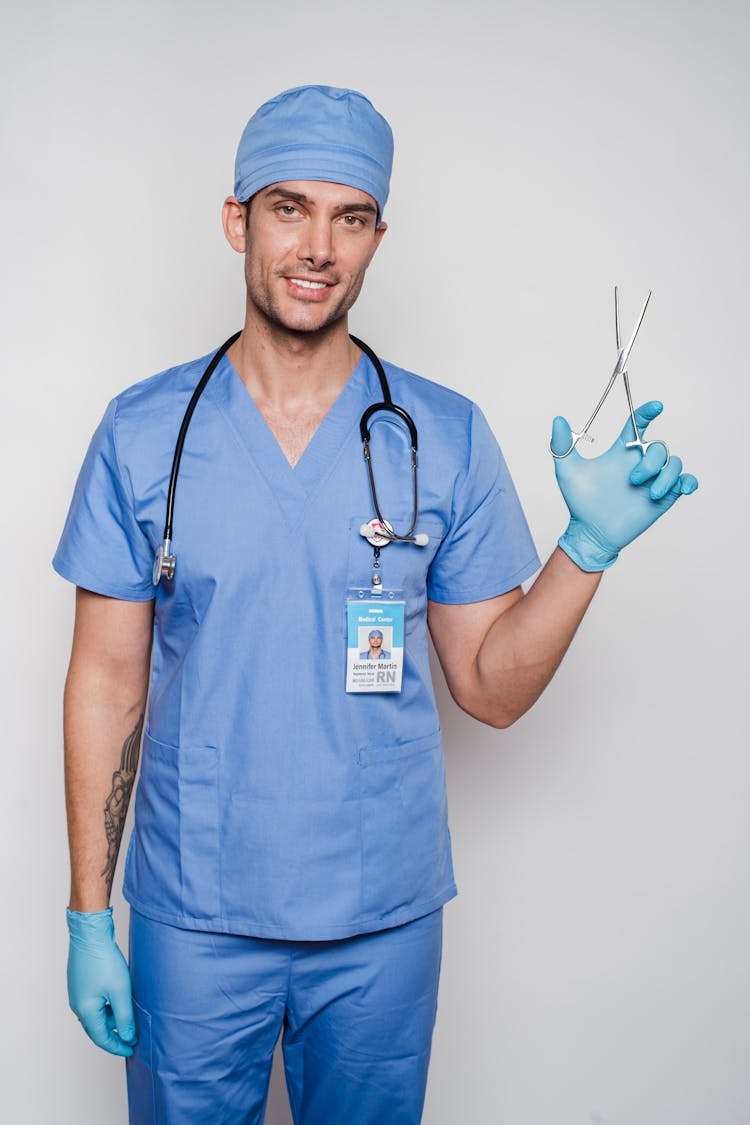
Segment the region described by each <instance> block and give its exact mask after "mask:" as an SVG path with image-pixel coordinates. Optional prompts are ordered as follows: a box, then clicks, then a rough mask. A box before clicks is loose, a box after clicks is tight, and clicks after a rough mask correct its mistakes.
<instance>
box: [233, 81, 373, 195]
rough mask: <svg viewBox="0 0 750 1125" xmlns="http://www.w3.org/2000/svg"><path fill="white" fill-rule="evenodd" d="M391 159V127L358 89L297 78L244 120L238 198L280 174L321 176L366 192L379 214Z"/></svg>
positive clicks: (290, 177) (277, 180)
mask: <svg viewBox="0 0 750 1125" xmlns="http://www.w3.org/2000/svg"><path fill="white" fill-rule="evenodd" d="M392 164H393V133H392V132H391V127H390V125H389V124H388V122H387V121H386V119H385V118H384V117H383V116H381V114H379V113H378V111H377V110H376V109H375V107H374V106H373V105H372V103H371V102H369V101H368V100H367V98H366V97H365V96H364V94H359V93H357V91H356V90H340V89H338V88H337V87H335V86H297V87H295V89H293V90H285V91H284V93H283V94H279V95H278V97H275V98H272V99H271V100H270V101H269V102H266V103H265V104H264V105H262V106H261V107H260V109H259V110H258V111H257V112H256V113H255V114H253V116H252V117H251V118H250V120H249V121H248V123H247V125H246V126H245V131H244V132H243V134H242V138H241V139H240V145H239V148H238V149H237V160H236V162H235V167H234V194H235V195H236V197H237V199H239V200H241V201H242V202H243V203H244V202H246V201H247V200H248V199H249V198H250V196H251V195H254V194H255V192H256V191H260V190H261V188H264V187H268V186H269V185H270V184H278V183H280V182H281V181H282V180H325V181H326V182H328V183H334V184H347V185H348V186H349V187H355V188H359V189H360V190H361V191H366V192H367V193H368V195H371V196H372V197H373V199H374V200H375V201H376V203H377V205H378V209H379V211H380V214H381V216H382V214H383V209H384V207H385V201H386V199H387V198H388V184H389V181H390V178H391V166H392Z"/></svg>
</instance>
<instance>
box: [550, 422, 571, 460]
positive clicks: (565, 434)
mask: <svg viewBox="0 0 750 1125" xmlns="http://www.w3.org/2000/svg"><path fill="white" fill-rule="evenodd" d="M572 444H573V433H572V431H571V428H570V425H569V424H568V422H567V421H566V419H565V418H561V417H560V415H559V414H558V416H557V418H555V420H554V422H553V423H552V440H551V441H550V443H549V447H550V449H551V450H552V452H553V453H554V454H555V456H556V457H564V456H565V455H566V454H567V453H570V452H571V446H572ZM572 452H575V450H573V451H572Z"/></svg>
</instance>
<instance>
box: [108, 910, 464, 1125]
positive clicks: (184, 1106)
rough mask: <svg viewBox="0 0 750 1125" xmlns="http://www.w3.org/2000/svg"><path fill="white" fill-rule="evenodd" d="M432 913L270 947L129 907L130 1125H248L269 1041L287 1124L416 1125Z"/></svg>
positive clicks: (437, 924)
mask: <svg viewBox="0 0 750 1125" xmlns="http://www.w3.org/2000/svg"><path fill="white" fill-rule="evenodd" d="M442 914H443V912H442V909H440V910H436V911H433V913H431V914H427V915H425V917H423V918H418V919H417V920H416V921H414V922H409V923H407V924H406V925H403V926H397V927H395V928H393V929H389V930H381V931H379V932H377V933H370V934H359V935H357V936H356V937H351V938H346V939H343V940H340V941H275V940H269V939H266V938H253V937H241V936H236V935H232V934H215V933H203V932H201V931H199V930H181V929H177V928H175V927H173V926H165V925H163V924H161V923H159V922H152V921H150V920H149V919H148V918H144V917H143V915H141V914H138V913H137V912H136V911H131V923H130V966H131V972H132V976H133V994H134V998H135V1013H136V1023H137V1031H138V1045H137V1047H136V1049H135V1052H134V1054H133V1056H132V1058H130V1059H128V1062H127V1074H128V1100H129V1106H130V1121H131V1123H132V1125H150V1123H154V1125H156V1123H158V1125H196V1123H197V1122H200V1123H201V1125H240V1123H242V1125H262V1122H263V1119H264V1116H265V1108H266V1099H267V1097H268V1084H269V1078H270V1073H271V1061H272V1057H273V1052H274V1047H275V1045H276V1042H277V1040H278V1038H279V1035H280V1034H281V1036H282V1048H283V1053H284V1069H285V1072H286V1083H287V1089H288V1091H289V1101H290V1105H291V1109H292V1116H293V1118H294V1122H295V1125H418V1123H419V1121H420V1120H421V1117H422V1106H423V1104H424V1096H425V1087H426V1084H427V1068H428V1064H429V1059H430V1044H431V1040H432V1030H433V1027H434V1024H435V1015H436V1011H437V992H438V978H439V975H440V955H441V947H442V922H443V917H442Z"/></svg>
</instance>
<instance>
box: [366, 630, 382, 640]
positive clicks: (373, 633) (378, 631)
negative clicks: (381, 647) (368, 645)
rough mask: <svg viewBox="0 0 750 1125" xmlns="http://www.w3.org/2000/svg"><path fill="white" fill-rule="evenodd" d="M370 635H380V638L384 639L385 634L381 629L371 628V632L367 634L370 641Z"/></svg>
mask: <svg viewBox="0 0 750 1125" xmlns="http://www.w3.org/2000/svg"><path fill="white" fill-rule="evenodd" d="M370 637H380V639H381V640H382V639H383V634H382V633H381V632H380V629H370V632H369V633H368V634H367V639H368V641H369V639H370Z"/></svg>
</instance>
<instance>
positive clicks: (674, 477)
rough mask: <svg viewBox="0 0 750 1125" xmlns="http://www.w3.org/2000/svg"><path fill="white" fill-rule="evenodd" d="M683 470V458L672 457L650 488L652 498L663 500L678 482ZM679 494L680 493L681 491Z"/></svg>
mask: <svg viewBox="0 0 750 1125" xmlns="http://www.w3.org/2000/svg"><path fill="white" fill-rule="evenodd" d="M649 452H650V450H649ZM681 472H682V459H681V458H680V457H670V459H669V463H668V464H667V465H665V466H664V468H663V469H662V471H661V472H660V473H659V475H658V477H657V478H656V480H655V481H654V482H653V484H652V485H651V488H650V489H649V496H650V497H651V499H652V500H662V499H663V498H664V497H665V496H666V495H667V493H668V492H671V491H672V489H673V488H674V487H675V485H676V484H677V481H678V480H679V477H680V473H681ZM677 495H679V492H678V493H677Z"/></svg>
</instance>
